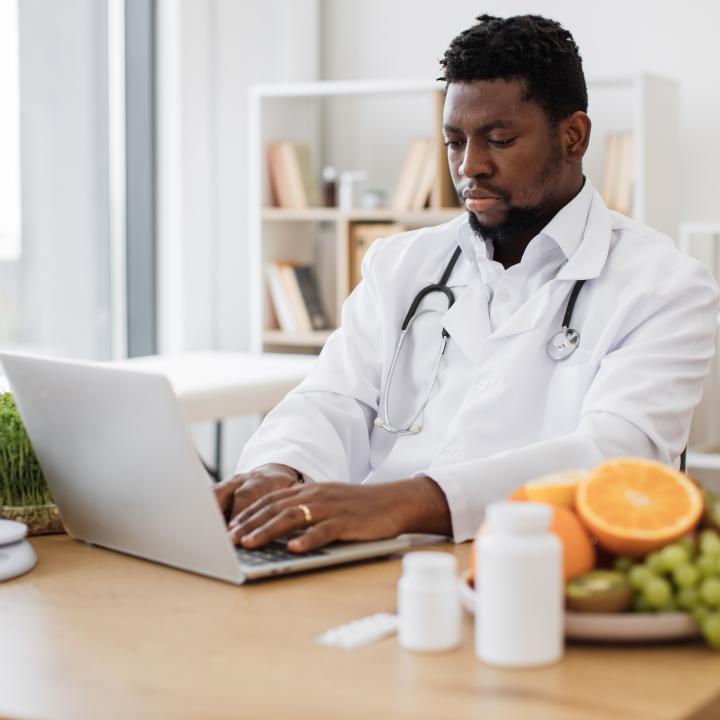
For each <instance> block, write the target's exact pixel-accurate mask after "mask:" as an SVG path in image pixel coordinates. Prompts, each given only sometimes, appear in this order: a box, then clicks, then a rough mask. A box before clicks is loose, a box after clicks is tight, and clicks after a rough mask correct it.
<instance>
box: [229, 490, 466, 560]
mask: <svg viewBox="0 0 720 720" xmlns="http://www.w3.org/2000/svg"><path fill="white" fill-rule="evenodd" d="M301 506H305V508H307V510H308V511H309V512H310V518H311V519H310V521H309V522H308V519H307V517H306V513H305V511H304V510H303V507H301ZM229 528H230V537H231V539H232V541H233V542H234V543H235V544H236V545H240V544H242V546H243V547H246V548H248V549H254V548H258V547H262V546H263V545H265V544H267V543H269V542H270V541H271V540H275V539H276V538H279V537H283V536H285V535H288V534H289V533H292V532H295V531H298V530H304V531H305V532H303V533H302V534H301V535H300V536H299V537H296V538H294V539H292V540H290V541H289V542H288V549H289V550H292V551H293V552H298V553H302V552H307V551H308V550H314V549H315V548H318V547H321V546H322V545H327V543H329V542H332V541H334V540H379V539H382V538H390V537H395V536H396V535H400V534H401V533H404V532H428V533H438V534H441V535H450V534H451V533H452V525H451V522H450V511H449V509H448V505H447V501H446V500H445V495H444V493H443V492H442V490H441V489H440V488H439V487H438V485H437V484H436V483H435V482H434V481H433V480H432V479H430V478H428V477H420V478H413V479H411V480H402V481H398V482H390V483H381V484H377V485H347V484H344V483H319V484H312V485H294V486H292V487H287V488H284V489H282V490H276V491H274V492H271V493H269V494H267V495H264V496H263V497H261V498H260V499H259V500H257V501H256V502H254V503H253V504H252V505H250V506H249V507H247V508H245V509H244V510H242V511H241V512H240V513H238V514H237V515H235V516H234V517H233V518H232V520H231V521H230V524H229Z"/></svg>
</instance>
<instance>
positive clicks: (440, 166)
mask: <svg viewBox="0 0 720 720" xmlns="http://www.w3.org/2000/svg"><path fill="white" fill-rule="evenodd" d="M444 108H445V91H444V90H436V91H435V147H434V152H435V162H436V167H437V171H436V172H435V176H434V178H433V188H432V193H431V195H430V206H431V207H434V208H445V207H456V206H457V205H458V204H459V202H460V201H459V199H458V196H457V192H456V191H455V187H454V186H453V182H452V178H451V176H450V168H449V166H448V157H447V148H446V147H445V137H444V136H443V129H442V128H443V111H444Z"/></svg>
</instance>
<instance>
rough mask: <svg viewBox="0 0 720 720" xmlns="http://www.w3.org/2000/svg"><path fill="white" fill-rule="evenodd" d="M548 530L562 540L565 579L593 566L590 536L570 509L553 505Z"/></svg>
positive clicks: (593, 548)
mask: <svg viewBox="0 0 720 720" xmlns="http://www.w3.org/2000/svg"><path fill="white" fill-rule="evenodd" d="M550 530H551V532H553V533H555V535H557V536H558V537H559V538H560V540H561V541H562V545H563V572H564V575H565V580H571V579H572V578H574V577H577V576H578V575H583V574H584V573H587V572H590V570H592V569H593V568H594V567H595V560H596V555H595V546H594V545H593V541H592V538H591V537H590V535H589V533H588V531H587V530H586V529H585V527H584V526H583V524H582V523H581V522H580V520H579V518H578V516H577V515H576V514H575V513H574V512H573V511H572V510H568V508H566V507H562V506H554V507H553V519H552V523H551V524H550Z"/></svg>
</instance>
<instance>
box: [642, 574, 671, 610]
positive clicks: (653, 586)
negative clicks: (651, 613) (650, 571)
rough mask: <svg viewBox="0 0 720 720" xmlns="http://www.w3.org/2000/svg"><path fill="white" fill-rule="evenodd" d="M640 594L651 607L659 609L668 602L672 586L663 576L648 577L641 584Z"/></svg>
mask: <svg viewBox="0 0 720 720" xmlns="http://www.w3.org/2000/svg"><path fill="white" fill-rule="evenodd" d="M642 594H643V597H644V598H645V600H647V603H648V605H649V606H650V607H651V608H654V609H656V610H659V609H660V608H661V607H664V606H666V605H667V604H668V603H669V602H670V600H671V598H672V586H671V585H670V583H669V582H668V581H667V580H666V579H665V578H661V577H654V578H650V579H649V580H648V581H647V582H646V583H645V584H644V585H643V589H642Z"/></svg>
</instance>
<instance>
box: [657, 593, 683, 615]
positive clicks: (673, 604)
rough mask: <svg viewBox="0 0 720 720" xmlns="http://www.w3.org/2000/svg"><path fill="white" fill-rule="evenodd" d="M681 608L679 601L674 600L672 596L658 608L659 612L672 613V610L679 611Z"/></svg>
mask: <svg viewBox="0 0 720 720" xmlns="http://www.w3.org/2000/svg"><path fill="white" fill-rule="evenodd" d="M679 609H680V606H679V605H678V604H677V601H676V600H673V599H672V597H671V598H670V599H669V600H668V601H667V602H666V603H665V604H664V605H663V606H662V607H659V608H658V612H661V613H671V612H677V611H678V610H679Z"/></svg>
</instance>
